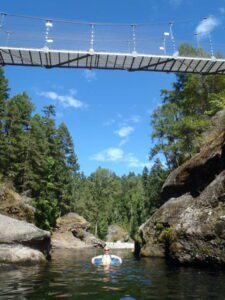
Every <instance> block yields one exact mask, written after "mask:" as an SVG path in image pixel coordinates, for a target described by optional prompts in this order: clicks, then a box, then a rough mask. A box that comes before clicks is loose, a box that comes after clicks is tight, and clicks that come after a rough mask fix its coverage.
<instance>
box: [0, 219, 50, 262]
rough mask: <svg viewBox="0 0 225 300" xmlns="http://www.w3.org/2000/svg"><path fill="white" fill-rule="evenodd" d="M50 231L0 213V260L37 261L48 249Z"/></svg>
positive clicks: (41, 259)
mask: <svg viewBox="0 0 225 300" xmlns="http://www.w3.org/2000/svg"><path fill="white" fill-rule="evenodd" d="M50 242H51V238H50V233H49V232H47V231H44V230H41V229H39V228H37V227H36V226H34V225H33V224H30V223H27V222H25V221H19V220H16V219H13V218H10V217H7V216H4V215H1V214H0V262H9V263H10V262H25V261H26V262H37V261H43V260H45V256H48V255H49V251H50Z"/></svg>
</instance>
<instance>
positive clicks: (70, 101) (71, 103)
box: [37, 90, 86, 108]
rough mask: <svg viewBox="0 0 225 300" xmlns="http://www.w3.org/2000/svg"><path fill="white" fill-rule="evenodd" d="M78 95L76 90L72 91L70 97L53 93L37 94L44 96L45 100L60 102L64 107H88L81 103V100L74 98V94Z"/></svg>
mask: <svg viewBox="0 0 225 300" xmlns="http://www.w3.org/2000/svg"><path fill="white" fill-rule="evenodd" d="M75 93H76V91H75V90H70V94H68V95H60V94H58V93H56V92H53V91H48V92H38V93H37V94H38V95H39V96H43V97H45V98H48V99H51V100H54V101H58V102H60V103H61V104H62V105H63V106H64V107H73V108H80V107H85V106H86V105H85V104H84V103H83V102H81V101H80V100H77V99H76V98H75V97H74V94H75Z"/></svg>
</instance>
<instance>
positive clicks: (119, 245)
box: [106, 241, 134, 250]
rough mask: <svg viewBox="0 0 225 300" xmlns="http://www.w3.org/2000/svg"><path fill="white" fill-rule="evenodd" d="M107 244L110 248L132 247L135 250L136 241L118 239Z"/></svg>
mask: <svg viewBox="0 0 225 300" xmlns="http://www.w3.org/2000/svg"><path fill="white" fill-rule="evenodd" d="M106 245H107V246H108V247H109V248H110V249H131V250H134V243H128V242H126V243H125V242H124V243H123V242H120V241H117V242H116V243H112V242H106Z"/></svg>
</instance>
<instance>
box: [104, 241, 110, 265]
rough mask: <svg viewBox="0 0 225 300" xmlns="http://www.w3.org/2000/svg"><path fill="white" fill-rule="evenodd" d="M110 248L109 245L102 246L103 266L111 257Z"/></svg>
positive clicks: (107, 263)
mask: <svg viewBox="0 0 225 300" xmlns="http://www.w3.org/2000/svg"><path fill="white" fill-rule="evenodd" d="M109 252H110V249H109V247H107V246H105V247H104V254H103V255H102V264H103V266H108V265H110V264H111V257H110V254H109Z"/></svg>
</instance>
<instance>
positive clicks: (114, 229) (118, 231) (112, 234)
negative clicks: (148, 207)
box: [106, 225, 131, 242]
mask: <svg viewBox="0 0 225 300" xmlns="http://www.w3.org/2000/svg"><path fill="white" fill-rule="evenodd" d="M106 241H107V242H117V241H120V242H129V241H131V239H130V236H129V234H128V232H127V231H126V230H125V229H123V228H122V227H121V226H119V225H110V226H109V227H108V232H107V236H106Z"/></svg>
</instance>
